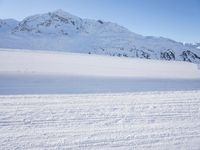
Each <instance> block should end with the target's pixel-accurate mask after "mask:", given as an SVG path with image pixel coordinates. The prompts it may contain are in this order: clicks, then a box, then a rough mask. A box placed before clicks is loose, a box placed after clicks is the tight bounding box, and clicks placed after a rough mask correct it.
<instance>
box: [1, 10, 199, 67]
mask: <svg viewBox="0 0 200 150" xmlns="http://www.w3.org/2000/svg"><path fill="white" fill-rule="evenodd" d="M6 22H9V23H6ZM0 38H1V40H0V47H2V48H20V49H35V50H57V51H67V52H74V53H89V54H103V55H111V56H124V57H139V58H147V59H164V60H183V61H189V62H194V63H199V62H200V50H199V49H198V48H196V47H194V46H192V45H189V44H183V43H180V42H176V41H173V40H170V39H167V38H162V37H151V36H142V35H138V34H136V33H133V32H131V31H129V30H128V29H126V28H124V27H122V26H119V25H117V24H115V23H111V22H104V21H101V20H89V19H82V18H79V17H76V16H74V15H71V14H69V13H66V12H64V11H62V10H57V11H55V12H49V13H46V14H39V15H34V16H30V17H27V18H25V19H24V20H22V21H20V22H17V21H14V20H12V21H7V20H1V21H0Z"/></svg>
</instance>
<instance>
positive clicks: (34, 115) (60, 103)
mask: <svg viewBox="0 0 200 150" xmlns="http://www.w3.org/2000/svg"><path fill="white" fill-rule="evenodd" d="M0 144H1V146H0V149H2V150H3V149H123V150H124V149H134V148H135V149H181V150H183V149H200V91H183V92H181V91H176V92H138V93H121V94H80V95H13V96H0Z"/></svg>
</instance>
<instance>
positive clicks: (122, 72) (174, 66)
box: [0, 49, 200, 79]
mask: <svg viewBox="0 0 200 150" xmlns="http://www.w3.org/2000/svg"><path fill="white" fill-rule="evenodd" d="M0 64H1V66H0V72H3V73H6V72H12V73H31V74H56V75H58V74H61V75H84V76H104V77H133V78H136V77H139V78H155V79H162V78H164V79H200V70H199V69H198V66H197V64H192V63H187V62H176V61H159V60H143V59H130V58H116V57H109V56H98V55H88V54H72V53H62V52H60V53H59V52H45V51H22V50H15V51H14V50H8V49H1V50H0Z"/></svg>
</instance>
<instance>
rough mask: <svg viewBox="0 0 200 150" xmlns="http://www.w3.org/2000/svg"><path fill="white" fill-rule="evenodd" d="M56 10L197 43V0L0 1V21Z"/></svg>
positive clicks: (199, 21) (199, 19)
mask: <svg viewBox="0 0 200 150" xmlns="http://www.w3.org/2000/svg"><path fill="white" fill-rule="evenodd" d="M57 9H63V10H64V11H67V12H69V13H71V14H74V15H77V16H79V17H83V18H90V19H102V20H104V21H111V22H115V23H118V24H120V25H123V26H125V27H127V28H128V29H129V30H131V31H133V32H136V33H139V34H143V35H148V36H150V35H151V36H163V37H167V38H171V39H174V40H177V41H181V42H200V0H0V18H1V19H5V18H15V19H17V20H22V19H23V18H24V17H27V16H29V15H33V14H37V13H45V12H49V11H55V10H57Z"/></svg>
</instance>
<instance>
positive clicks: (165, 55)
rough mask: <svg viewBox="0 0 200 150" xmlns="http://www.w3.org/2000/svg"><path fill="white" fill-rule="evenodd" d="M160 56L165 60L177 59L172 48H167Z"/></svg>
mask: <svg viewBox="0 0 200 150" xmlns="http://www.w3.org/2000/svg"><path fill="white" fill-rule="evenodd" d="M160 58H161V59H164V60H175V58H176V57H175V53H174V52H173V51H172V50H167V51H165V52H161V53H160Z"/></svg>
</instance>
